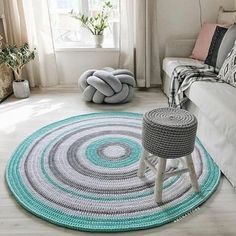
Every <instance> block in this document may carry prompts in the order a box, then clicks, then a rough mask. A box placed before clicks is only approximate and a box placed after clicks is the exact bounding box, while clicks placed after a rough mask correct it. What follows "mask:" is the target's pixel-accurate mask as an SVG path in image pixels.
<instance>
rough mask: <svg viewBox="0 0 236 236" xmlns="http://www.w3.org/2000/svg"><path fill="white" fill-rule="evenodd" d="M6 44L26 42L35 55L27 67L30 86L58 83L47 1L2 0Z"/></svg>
mask: <svg viewBox="0 0 236 236" xmlns="http://www.w3.org/2000/svg"><path fill="white" fill-rule="evenodd" d="M4 12H5V17H6V22H7V37H8V41H9V43H11V44H12V43H15V44H17V45H20V44H23V43H25V42H28V43H29V45H30V47H31V48H36V50H37V56H36V59H35V60H34V61H32V62H31V63H29V64H28V65H27V67H26V74H27V75H26V76H27V79H28V80H29V82H30V85H31V86H32V87H33V86H43V87H46V86H54V85H57V84H58V75H57V65H56V56H55V51H54V45H53V38H52V31H51V25H50V15H49V9H48V1H47V0H4Z"/></svg>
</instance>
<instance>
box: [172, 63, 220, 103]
mask: <svg viewBox="0 0 236 236" xmlns="http://www.w3.org/2000/svg"><path fill="white" fill-rule="evenodd" d="M218 72H219V71H218V69H216V68H215V67H213V66H208V65H206V64H204V65H202V66H186V65H181V66H177V67H176V68H175V69H174V71H173V73H172V82H171V87H170V96H169V107H174V108H183V105H184V103H185V102H186V101H187V99H188V98H187V97H186V95H185V91H186V90H187V89H188V88H189V87H190V86H191V84H192V83H194V82H195V81H211V82H216V81H219V79H218V78H217V74H218Z"/></svg>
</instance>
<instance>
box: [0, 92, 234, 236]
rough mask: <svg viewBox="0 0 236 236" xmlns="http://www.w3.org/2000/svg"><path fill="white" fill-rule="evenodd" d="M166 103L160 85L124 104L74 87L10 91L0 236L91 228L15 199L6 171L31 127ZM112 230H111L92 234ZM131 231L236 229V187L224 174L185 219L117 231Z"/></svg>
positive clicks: (161, 233) (3, 112) (2, 122)
mask: <svg viewBox="0 0 236 236" xmlns="http://www.w3.org/2000/svg"><path fill="white" fill-rule="evenodd" d="M166 105H167V100H166V97H165V96H164V95H163V94H162V92H161V91H160V90H158V89H154V90H151V91H149V92H147V91H137V92H136V97H135V99H134V100H133V102H131V103H129V104H124V105H114V106H111V105H96V104H87V103H84V102H83V101H82V99H81V94H79V93H78V92H77V91H76V90H71V91H70V90H69V89H67V90H63V89H59V90H48V91H47V90H46V91H42V90H39V89H35V90H34V91H33V92H32V94H31V96H30V98H29V99H25V100H17V99H15V98H14V97H11V98H10V99H8V100H7V101H5V102H4V103H2V104H0V235H1V236H71V235H77V236H82V235H92V234H90V233H85V232H79V231H73V230H68V229H64V228H61V227H57V226H54V225H52V224H50V223H47V222H45V221H43V220H41V219H39V218H37V217H35V216H33V215H31V214H30V213H28V212H27V211H25V210H24V209H22V208H21V207H20V206H18V204H17V203H16V202H15V200H14V198H13V197H12V196H11V194H10V193H9V191H8V189H7V186H6V183H5V180H4V172H5V167H6V164H7V161H8V160H9V158H10V155H11V153H12V152H13V151H14V149H15V148H16V146H17V145H18V144H19V143H20V142H21V141H22V140H23V139H24V138H26V137H27V136H28V135H30V134H31V133H32V132H33V131H35V130H37V129H39V128H40V127H42V126H44V125H47V124H49V123H52V122H55V121H57V120H60V119H64V118H67V117H70V116H74V115H78V114H84V113H90V112H100V111H130V112H140V113H144V112H145V111H148V110H150V109H154V108H157V107H163V106H166ZM93 235H112V234H98V233H96V234H93ZM115 235H117V236H119V235H127V236H131V235H132V236H134V235H135V236H136V235H137V236H141V235H146V236H154V235H155V236H185V235H186V236H187V235H188V236H195V235H196V236H199V235H201V236H207V235H222V236H228V235H232V236H235V235H236V191H234V190H233V188H232V187H231V185H230V184H229V182H228V181H227V180H226V179H225V178H224V177H222V180H221V183H220V186H219V187H218V189H217V191H216V192H215V194H214V195H213V196H212V197H211V198H210V199H209V200H208V201H207V202H206V203H204V204H203V205H202V206H201V208H200V209H199V210H198V211H196V212H195V213H193V214H192V215H190V216H188V217H185V218H184V219H183V220H181V221H179V222H176V223H171V224H168V225H165V226H163V227H159V228H154V229H150V230H143V231H137V232H130V233H117V234H115Z"/></svg>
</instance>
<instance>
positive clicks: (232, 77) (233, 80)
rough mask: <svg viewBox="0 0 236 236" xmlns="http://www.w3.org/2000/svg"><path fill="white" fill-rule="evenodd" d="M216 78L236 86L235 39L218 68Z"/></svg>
mask: <svg viewBox="0 0 236 236" xmlns="http://www.w3.org/2000/svg"><path fill="white" fill-rule="evenodd" d="M218 78H219V79H220V80H222V81H224V82H226V83H228V84H231V85H232V86H234V87H236V41H235V44H234V47H233V48H232V50H231V51H230V53H229V54H228V56H227V57H226V59H225V61H224V63H223V66H222V67H221V69H220V72H219V75H218Z"/></svg>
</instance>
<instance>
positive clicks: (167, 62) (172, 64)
mask: <svg viewBox="0 0 236 236" xmlns="http://www.w3.org/2000/svg"><path fill="white" fill-rule="evenodd" d="M202 64H203V62H202V61H198V60H195V59H192V58H181V57H166V58H165V59H164V61H163V68H162V69H163V70H164V71H165V73H166V74H167V75H168V76H169V77H171V76H172V73H173V71H174V69H175V68H176V67H177V66H181V65H188V66H199V65H202Z"/></svg>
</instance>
